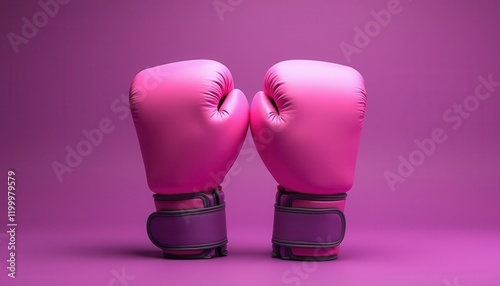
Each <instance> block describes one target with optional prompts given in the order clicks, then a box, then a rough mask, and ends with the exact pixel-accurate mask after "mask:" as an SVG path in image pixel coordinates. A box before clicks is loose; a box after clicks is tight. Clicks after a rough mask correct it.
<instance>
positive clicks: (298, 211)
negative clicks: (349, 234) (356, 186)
mask: <svg viewBox="0 0 500 286" xmlns="http://www.w3.org/2000/svg"><path fill="white" fill-rule="evenodd" d="M344 233H345V217H344V214H343V213H342V212H341V211H340V210H337V209H304V208H292V207H282V206H278V205H276V206H275V212H274V227H273V240H272V241H273V243H274V244H277V245H281V246H288V247H311V248H312V247H334V246H337V245H339V244H340V243H341V242H342V239H343V238H344Z"/></svg>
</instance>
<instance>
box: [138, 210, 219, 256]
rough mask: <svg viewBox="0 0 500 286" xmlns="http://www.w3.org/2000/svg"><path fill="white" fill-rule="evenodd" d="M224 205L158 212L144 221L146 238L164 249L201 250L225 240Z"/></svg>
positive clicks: (217, 245)
mask: <svg viewBox="0 0 500 286" xmlns="http://www.w3.org/2000/svg"><path fill="white" fill-rule="evenodd" d="M225 207H226V206H225V204H222V205H217V206H213V207H208V208H200V209H189V210H175V211H158V212H154V213H152V214H151V215H150V216H149V218H148V222H147V232H148V236H149V239H151V241H152V242H153V244H155V245H156V246H158V247H159V248H162V249H166V250H201V249H208V248H213V247H219V246H222V245H224V244H226V243H227V233H226V214H225Z"/></svg>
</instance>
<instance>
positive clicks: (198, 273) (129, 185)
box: [0, 0, 500, 286]
mask: <svg viewBox="0 0 500 286" xmlns="http://www.w3.org/2000/svg"><path fill="white" fill-rule="evenodd" d="M43 1H45V0H43ZM214 2H217V1H213V0H204V1H185V0H177V1H77V0H73V1H70V2H69V3H68V4H64V5H60V6H59V11H57V13H54V14H55V15H54V16H53V17H52V16H49V17H48V22H47V23H46V25H42V27H40V28H38V31H37V33H36V35H34V36H33V37H32V38H30V39H27V41H28V42H27V43H23V44H20V45H19V46H18V47H17V48H18V52H17V53H16V51H15V49H14V48H13V46H12V45H11V43H10V41H9V38H8V34H9V33H10V32H13V33H16V34H18V35H20V36H22V27H23V22H22V18H23V17H26V18H27V19H29V20H30V21H32V20H33V15H35V14H36V13H37V12H38V11H41V7H40V6H39V5H38V4H37V3H36V1H13V0H7V1H2V2H1V4H0V19H1V26H0V35H2V40H1V41H0V56H1V66H0V70H1V75H2V76H1V77H0V89H1V90H2V104H1V105H0V114H1V115H0V116H1V120H0V134H1V148H0V166H1V168H0V170H1V172H2V174H1V175H0V183H1V185H0V186H1V188H0V190H1V193H0V204H1V205H0V211H1V213H0V218H1V223H2V226H1V228H2V229H4V228H5V225H6V219H7V211H6V206H7V203H6V199H7V194H6V192H7V191H6V189H7V187H6V185H7V184H6V173H7V170H8V169H10V168H13V169H15V170H16V172H17V176H16V178H17V188H18V189H17V201H16V202H17V211H18V213H17V221H18V224H19V226H18V228H17V277H18V278H16V279H15V280H13V279H8V278H7V276H6V275H7V271H6V268H5V267H6V265H7V263H6V261H5V260H6V259H7V258H8V254H7V237H6V236H5V232H4V231H3V230H2V233H1V234H0V266H1V267H0V269H3V270H2V271H0V281H7V282H10V283H11V284H13V285H34V284H35V283H37V284H39V283H40V282H42V283H41V284H49V283H50V284H51V285H131V286H132V285H166V284H168V285H193V284H194V283H203V284H208V285H212V284H215V283H218V284H220V283H224V285H282V284H283V285H381V284H382V283H383V284H384V285H446V286H448V285H454V286H457V285H463V286H469V285H494V284H495V283H499V282H500V274H499V273H498V265H500V244H499V243H498V242H499V241H500V211H499V202H500V176H499V175H498V172H499V170H500V168H499V167H498V162H499V159H500V158H499V155H500V151H499V148H498V146H499V145H500V136H499V135H500V134H499V125H500V116H499V113H498V110H499V109H498V107H499V104H500V87H496V88H497V90H493V92H492V93H491V96H490V97H489V98H488V99H486V100H478V101H476V102H477V103H478V105H477V106H474V108H473V109H474V110H473V111H471V112H469V113H470V114H469V116H468V117H467V118H463V119H462V122H461V125H460V126H459V127H458V128H456V129H453V128H452V126H453V125H454V123H456V122H455V121H452V122H446V121H445V120H444V119H443V114H445V113H446V112H447V110H448V109H453V108H454V104H463V103H464V100H465V101H466V103H467V104H471V103H474V101H473V98H471V96H474V94H475V89H476V87H477V86H478V84H480V81H479V80H478V77H479V76H483V77H485V78H488V76H490V75H491V77H492V79H493V80H494V81H497V82H498V81H500V53H499V51H500V37H499V36H498V27H500V18H499V17H498V15H499V13H500V5H498V3H497V2H498V1H451V0H446V1H430V0H429V1H424V0H421V1H410V0H401V2H400V8H399V9H400V12H399V13H397V14H392V17H391V20H390V22H389V23H388V24H387V25H385V27H382V26H380V25H379V24H377V25H378V26H373V20H374V16H373V15H372V14H371V11H374V12H378V11H380V10H383V9H387V6H388V3H392V2H393V1H389V0H380V1H369V0H364V1H361V0H355V1H347V0H342V1H340V0H339V1H319V0H314V1H298V0H283V1H263V0H262V1H255V0H253V1H250V0H244V1H237V0H220V1H219V2H221V3H227V5H230V6H228V7H231V10H228V11H226V12H225V13H224V14H222V15H219V14H218V13H217V11H216V9H215V8H214V5H213V3H214ZM231 5H232V6H231ZM401 9H402V10H401ZM398 11H399V10H398ZM38 15H40V13H39V14H38ZM42 17H43V16H42ZM38 21H43V18H40V19H38ZM42 24H43V23H42ZM366 26H368V28H369V29H370V27H371V29H373V30H371V32H370V33H371V35H372V37H370V40H369V43H367V45H365V46H363V47H361V46H358V47H360V48H359V50H358V52H359V53H354V54H352V55H351V56H350V57H346V56H345V55H344V54H343V52H342V50H341V48H340V46H341V43H347V44H350V45H355V43H354V41H355V37H356V34H357V32H356V27H358V28H360V29H362V30H364V29H365V27H366ZM377 27H378V28H380V29H379V30H376V28H377ZM365 44H366V43H365ZM195 58H208V59H214V60H217V61H220V62H222V63H224V64H225V65H226V66H227V67H228V68H229V69H230V70H231V72H232V74H233V77H234V79H235V84H236V87H237V88H239V89H241V90H242V91H243V92H244V93H245V94H246V96H247V98H248V100H249V101H250V100H251V99H252V97H253V95H254V94H255V93H256V92H257V91H258V90H260V89H261V87H262V81H263V77H264V74H265V72H266V70H267V69H268V68H269V67H270V66H271V65H273V64H274V63H276V62H278V61H281V60H285V59H295V58H306V59H317V60H325V61H331V62H336V63H340V64H346V65H350V66H352V67H354V68H356V69H357V70H358V71H360V72H361V74H362V75H363V76H364V78H365V81H366V86H367V91H368V106H367V114H366V121H365V125H364V130H363V134H362V140H361V145H360V151H359V156H358V161H357V167H356V176H355V182H354V186H353V188H352V190H351V191H350V192H349V197H348V202H347V210H346V216H347V220H348V228H347V235H346V239H345V240H344V243H343V246H342V249H341V253H340V258H339V260H337V261H333V262H324V263H316V262H309V263H302V262H293V261H281V260H276V259H271V258H270V237H271V227H272V216H273V200H274V193H275V188H276V182H275V181H274V179H273V178H272V176H271V175H270V174H269V173H268V171H267V170H266V168H265V166H264V165H263V163H262V161H261V160H260V158H259V157H258V156H256V151H255V148H254V147H253V145H252V140H251V138H250V137H249V136H247V140H246V144H245V145H244V147H243V150H245V152H244V153H242V154H241V155H240V157H239V158H238V160H237V164H238V165H237V167H238V170H237V172H235V173H239V174H238V175H234V176H230V177H228V178H226V181H225V182H224V187H225V191H226V198H227V202H228V206H227V220H228V232H229V240H230V243H229V256H228V257H226V258H220V259H213V260H209V261H171V260H164V259H161V258H160V253H159V250H158V249H156V247H155V246H153V245H152V244H151V243H150V242H149V240H148V238H147V235H146V232H145V221H146V218H147V216H148V215H149V213H150V212H152V211H153V200H152V197H151V194H152V193H151V192H150V191H149V190H148V189H147V185H146V179H145V173H144V168H143V164H142V158H141V155H140V151H139V146H138V142H137V138H136V134H135V130H134V128H133V123H132V120H131V116H130V114H129V113H127V112H124V110H126V108H127V106H126V101H125V102H121V100H122V97H123V98H125V99H126V95H127V93H128V88H129V85H130V83H131V80H132V78H133V76H134V75H135V74H136V73H137V72H138V71H140V70H142V69H144V68H147V67H151V66H155V65H159V64H164V63H168V62H174V61H180V60H186V59H195ZM485 91H486V89H483V90H482V92H485ZM448 115H449V116H450V114H448ZM105 118H108V119H109V120H111V121H112V123H113V126H114V130H113V132H111V133H109V134H105V135H104V138H103V141H102V143H101V144H99V145H98V146H94V147H93V149H92V152H91V154H90V155H88V156H87V157H84V158H83V160H82V162H81V163H80V164H79V165H78V166H76V167H75V168H74V169H73V171H72V172H71V173H66V174H64V175H63V176H62V181H59V180H58V178H57V176H56V175H55V173H54V171H53V169H52V167H51V164H52V163H53V162H54V161H57V162H60V163H64V160H65V156H66V154H67V151H66V149H65V148H66V146H70V147H72V148H76V146H77V144H78V143H79V142H81V141H82V140H84V139H85V137H84V135H83V134H82V131H83V130H91V129H95V128H98V126H99V122H100V121H101V120H103V119H105ZM436 128H441V129H442V130H443V132H444V133H445V134H446V136H447V140H446V141H445V142H443V143H439V144H436V147H435V150H434V151H433V152H431V153H430V154H429V155H428V156H427V155H426V156H425V158H424V161H423V162H421V163H422V164H420V165H419V166H417V167H416V168H415V170H414V172H413V173H412V174H411V175H409V176H408V177H407V178H405V180H404V182H399V183H396V184H395V185H394V190H392V189H391V187H390V186H389V184H388V183H387V181H386V178H385V176H384V174H385V173H386V172H387V171H390V172H394V173H397V169H398V166H399V164H400V160H399V159H398V158H399V156H403V157H404V158H406V159H408V157H409V156H410V154H412V152H413V154H416V153H415V152H414V150H418V149H417V145H415V143H414V141H415V140H416V139H418V140H423V139H425V138H430V136H431V133H432V132H433V130H434V129H436ZM122 269H124V271H125V273H126V274H127V275H130V276H131V277H128V278H129V280H121V281H120V280H119V279H117V278H116V276H117V275H116V273H118V272H121V271H122ZM118 276H119V275H118ZM132 276H133V279H132ZM2 283H3V282H2ZM113 283H114V284H113ZM2 285H3V284H2Z"/></svg>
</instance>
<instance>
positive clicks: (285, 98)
mask: <svg viewBox="0 0 500 286" xmlns="http://www.w3.org/2000/svg"><path fill="white" fill-rule="evenodd" d="M365 104H366V93H365V87H364V82H363V78H362V77H361V75H360V74H359V73H358V72H357V71H356V70H354V69H353V68H350V67H347V66H342V65H338V64H333V63H327V62H320V61H310V60H289V61H284V62H280V63H278V64H276V65H274V66H273V67H271V69H269V71H268V72H267V74H266V76H265V80H264V91H263V92H262V91H261V92H258V93H257V94H256V95H255V97H254V99H253V101H252V107H251V114H250V126H251V130H252V137H253V139H254V141H255V145H256V147H257V150H258V151H259V155H260V157H261V158H262V160H263V162H264V164H265V165H266V167H267V168H268V169H269V171H270V172H271V174H272V175H273V177H274V178H275V179H276V181H278V183H279V186H278V193H277V196H276V205H275V213H274V227H273V239H272V242H273V256H274V257H281V258H283V259H293V260H304V259H314V260H331V259H336V258H337V254H338V251H339V245H340V243H341V242H342V240H343V237H344V232H345V217H344V214H343V212H344V205H345V198H346V192H347V191H349V189H350V188H351V186H352V181H353V176H354V166H355V162H356V156H357V151H358V145H359V138H360V133H361V128H362V125H363V117H364V114H365Z"/></svg>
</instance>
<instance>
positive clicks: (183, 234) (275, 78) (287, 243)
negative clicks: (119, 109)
mask: <svg viewBox="0 0 500 286" xmlns="http://www.w3.org/2000/svg"><path fill="white" fill-rule="evenodd" d="M365 103H366V94H365V88H364V83H363V78H362V77H361V75H360V74H359V73H358V72H357V71H356V70H354V69H352V68H350V67H347V66H342V65H338V64H333V63H327V62H320V61H310V60H289V61H284V62H280V63H278V64H276V65H274V66H273V67H272V68H271V69H269V71H268V72H267V74H266V76H265V80H264V90H263V91H260V92H258V93H257V94H256V95H255V97H254V98H253V101H252V106H251V108H249V106H248V102H247V99H246V97H245V95H244V94H243V93H242V92H241V91H240V90H238V89H235V88H234V83H233V79H232V76H231V73H230V72H229V70H228V69H227V68H226V67H225V66H224V65H222V64H220V63H218V62H215V61H211V60H192V61H184V62H177V63H171V64H166V65H162V66H158V67H154V68H150V69H146V70H143V71H141V72H140V73H138V74H137V75H136V76H135V78H134V80H133V83H132V86H131V89H130V108H131V112H132V115H133V119H134V124H135V128H136V131H137V136H138V139H139V144H140V148H141V153H142V157H143V160H144V166H145V169H146V175H147V181H148V185H149V188H150V189H151V190H152V191H153V192H154V193H155V194H154V195H153V198H154V201H155V206H156V212H154V213H152V214H151V215H150V216H149V218H148V221H147V233H148V235H149V238H150V239H151V241H152V242H153V244H155V245H156V246H158V247H159V248H160V249H162V251H163V254H164V256H165V257H167V258H211V257H216V256H224V255H226V254H227V250H226V244H227V233H226V216H225V203H224V192H223V190H222V188H221V186H220V184H221V182H222V181H223V179H224V176H225V175H226V173H227V172H228V171H229V169H230V168H231V166H232V164H233V163H234V161H235V160H236V157H237V156H238V153H239V151H240V149H241V147H242V144H243V141H244V139H245V135H246V132H247V128H248V125H249V123H250V128H251V132H252V137H253V139H254V142H255V146H256V148H257V150H258V152H259V154H260V156H261V158H262V160H263V162H264V164H265V165H266V167H267V168H268V169H269V171H270V172H271V174H272V175H273V177H274V178H275V179H276V181H277V182H278V183H279V185H278V192H277V194H276V204H275V213H274V226H273V238H272V243H273V251H272V254H273V256H274V257H281V258H283V259H293V260H303V259H314V260H331V259H335V258H337V254H338V251H339V244H340V243H341V241H342V239H343V237H344V232H345V217H344V214H343V213H344V206H345V199H346V192H347V191H348V190H349V189H350V188H351V186H352V181H353V175H354V166H355V162H356V155H357V149H358V145H359V138H360V133H361V128H362V124H363V117H364V111H365ZM249 109H250V110H249Z"/></svg>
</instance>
